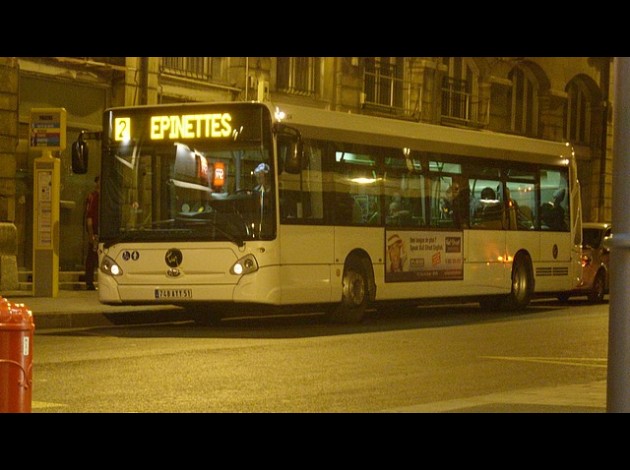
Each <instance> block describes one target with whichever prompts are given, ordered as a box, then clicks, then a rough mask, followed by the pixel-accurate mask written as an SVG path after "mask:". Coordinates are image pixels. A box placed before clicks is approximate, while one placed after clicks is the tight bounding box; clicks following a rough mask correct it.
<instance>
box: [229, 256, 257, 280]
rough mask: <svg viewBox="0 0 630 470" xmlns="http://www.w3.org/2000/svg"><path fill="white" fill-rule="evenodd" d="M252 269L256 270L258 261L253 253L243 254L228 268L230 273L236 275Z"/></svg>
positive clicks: (250, 271)
mask: <svg viewBox="0 0 630 470" xmlns="http://www.w3.org/2000/svg"><path fill="white" fill-rule="evenodd" d="M254 271H258V262H257V261H256V258H255V257H254V255H247V256H244V257H243V258H241V259H239V260H238V261H237V262H236V263H234V264H233V265H232V268H230V273H232V274H236V275H237V276H241V275H243V274H249V273H253V272H254Z"/></svg>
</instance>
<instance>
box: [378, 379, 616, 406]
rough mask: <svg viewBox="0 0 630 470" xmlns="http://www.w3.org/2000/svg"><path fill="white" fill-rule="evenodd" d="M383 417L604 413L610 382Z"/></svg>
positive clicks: (501, 394) (461, 401)
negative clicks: (608, 383)
mask: <svg viewBox="0 0 630 470" xmlns="http://www.w3.org/2000/svg"><path fill="white" fill-rule="evenodd" d="M381 412H383V413H471V412H475V413H488V412H491V413H496V412H499V413H514V412H521V413H523V412H525V413H540V412H551V413H557V412H563V413H575V412H579V413H584V412H589V413H604V412H606V380H598V381H596V382H589V383H584V384H570V385H558V386H551V387H537V388H528V389H518V390H511V391H507V392H497V393H490V394H488V395H478V396H473V397H466V398H459V399H454V400H444V401H437V402H432V403H420V404H417V405H411V406H401V407H397V408H393V409H387V410H382V411H381Z"/></svg>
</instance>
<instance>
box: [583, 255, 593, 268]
mask: <svg viewBox="0 0 630 470" xmlns="http://www.w3.org/2000/svg"><path fill="white" fill-rule="evenodd" d="M591 261H592V259H591V257H590V256H588V255H582V267H583V268H585V267H587V266H588V265H589V264H591Z"/></svg>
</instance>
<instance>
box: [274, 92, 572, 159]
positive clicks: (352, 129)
mask: <svg viewBox="0 0 630 470" xmlns="http://www.w3.org/2000/svg"><path fill="white" fill-rule="evenodd" d="M276 108H277V109H278V110H280V111H283V112H284V113H285V114H286V118H285V119H284V120H283V121H282V122H284V123H286V124H287V125H291V126H295V127H297V128H298V129H300V131H302V133H303V134H304V135H305V136H306V137H311V138H322V139H324V138H325V139H329V140H340V141H347V142H353V143H365V144H371V145H381V146H394V147H409V148H411V149H414V150H421V151H428V152H440V153H451V154H457V155H467V156H474V157H485V158H494V159H498V160H517V161H526V162H532V163H545V164H548V165H549V164H550V165H559V166H566V165H567V162H568V160H570V159H571V158H572V149H571V147H570V146H569V145H568V144H567V143H563V142H555V141H549V140H542V139H533V138H528V137H522V136H516V135H509V134H502V133H497V132H492V131H486V130H471V129H460V128H456V127H447V126H440V125H435V124H427V123H421V122H412V121H405V120H400V119H393V118H383V117H375V116H368V115H364V114H355V113H344V112H340V111H330V110H325V109H321V108H313V107H306V106H296V105H288V104H278V105H276V106H275V107H274V108H273V111H275V109H276Z"/></svg>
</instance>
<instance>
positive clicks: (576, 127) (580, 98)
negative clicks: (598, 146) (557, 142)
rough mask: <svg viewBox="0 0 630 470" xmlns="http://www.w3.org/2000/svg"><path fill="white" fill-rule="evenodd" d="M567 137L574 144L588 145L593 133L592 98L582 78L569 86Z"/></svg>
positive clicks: (566, 117)
mask: <svg viewBox="0 0 630 470" xmlns="http://www.w3.org/2000/svg"><path fill="white" fill-rule="evenodd" d="M565 112H566V116H565V119H566V121H565V122H566V130H565V137H566V138H567V140H568V141H569V142H572V143H574V144H582V145H588V144H589V143H590V140H591V139H590V133H591V100H590V97H589V93H588V90H587V89H586V86H585V85H584V83H583V82H582V81H581V80H573V81H572V82H570V83H569V85H568V86H567V104H566V111H565Z"/></svg>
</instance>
